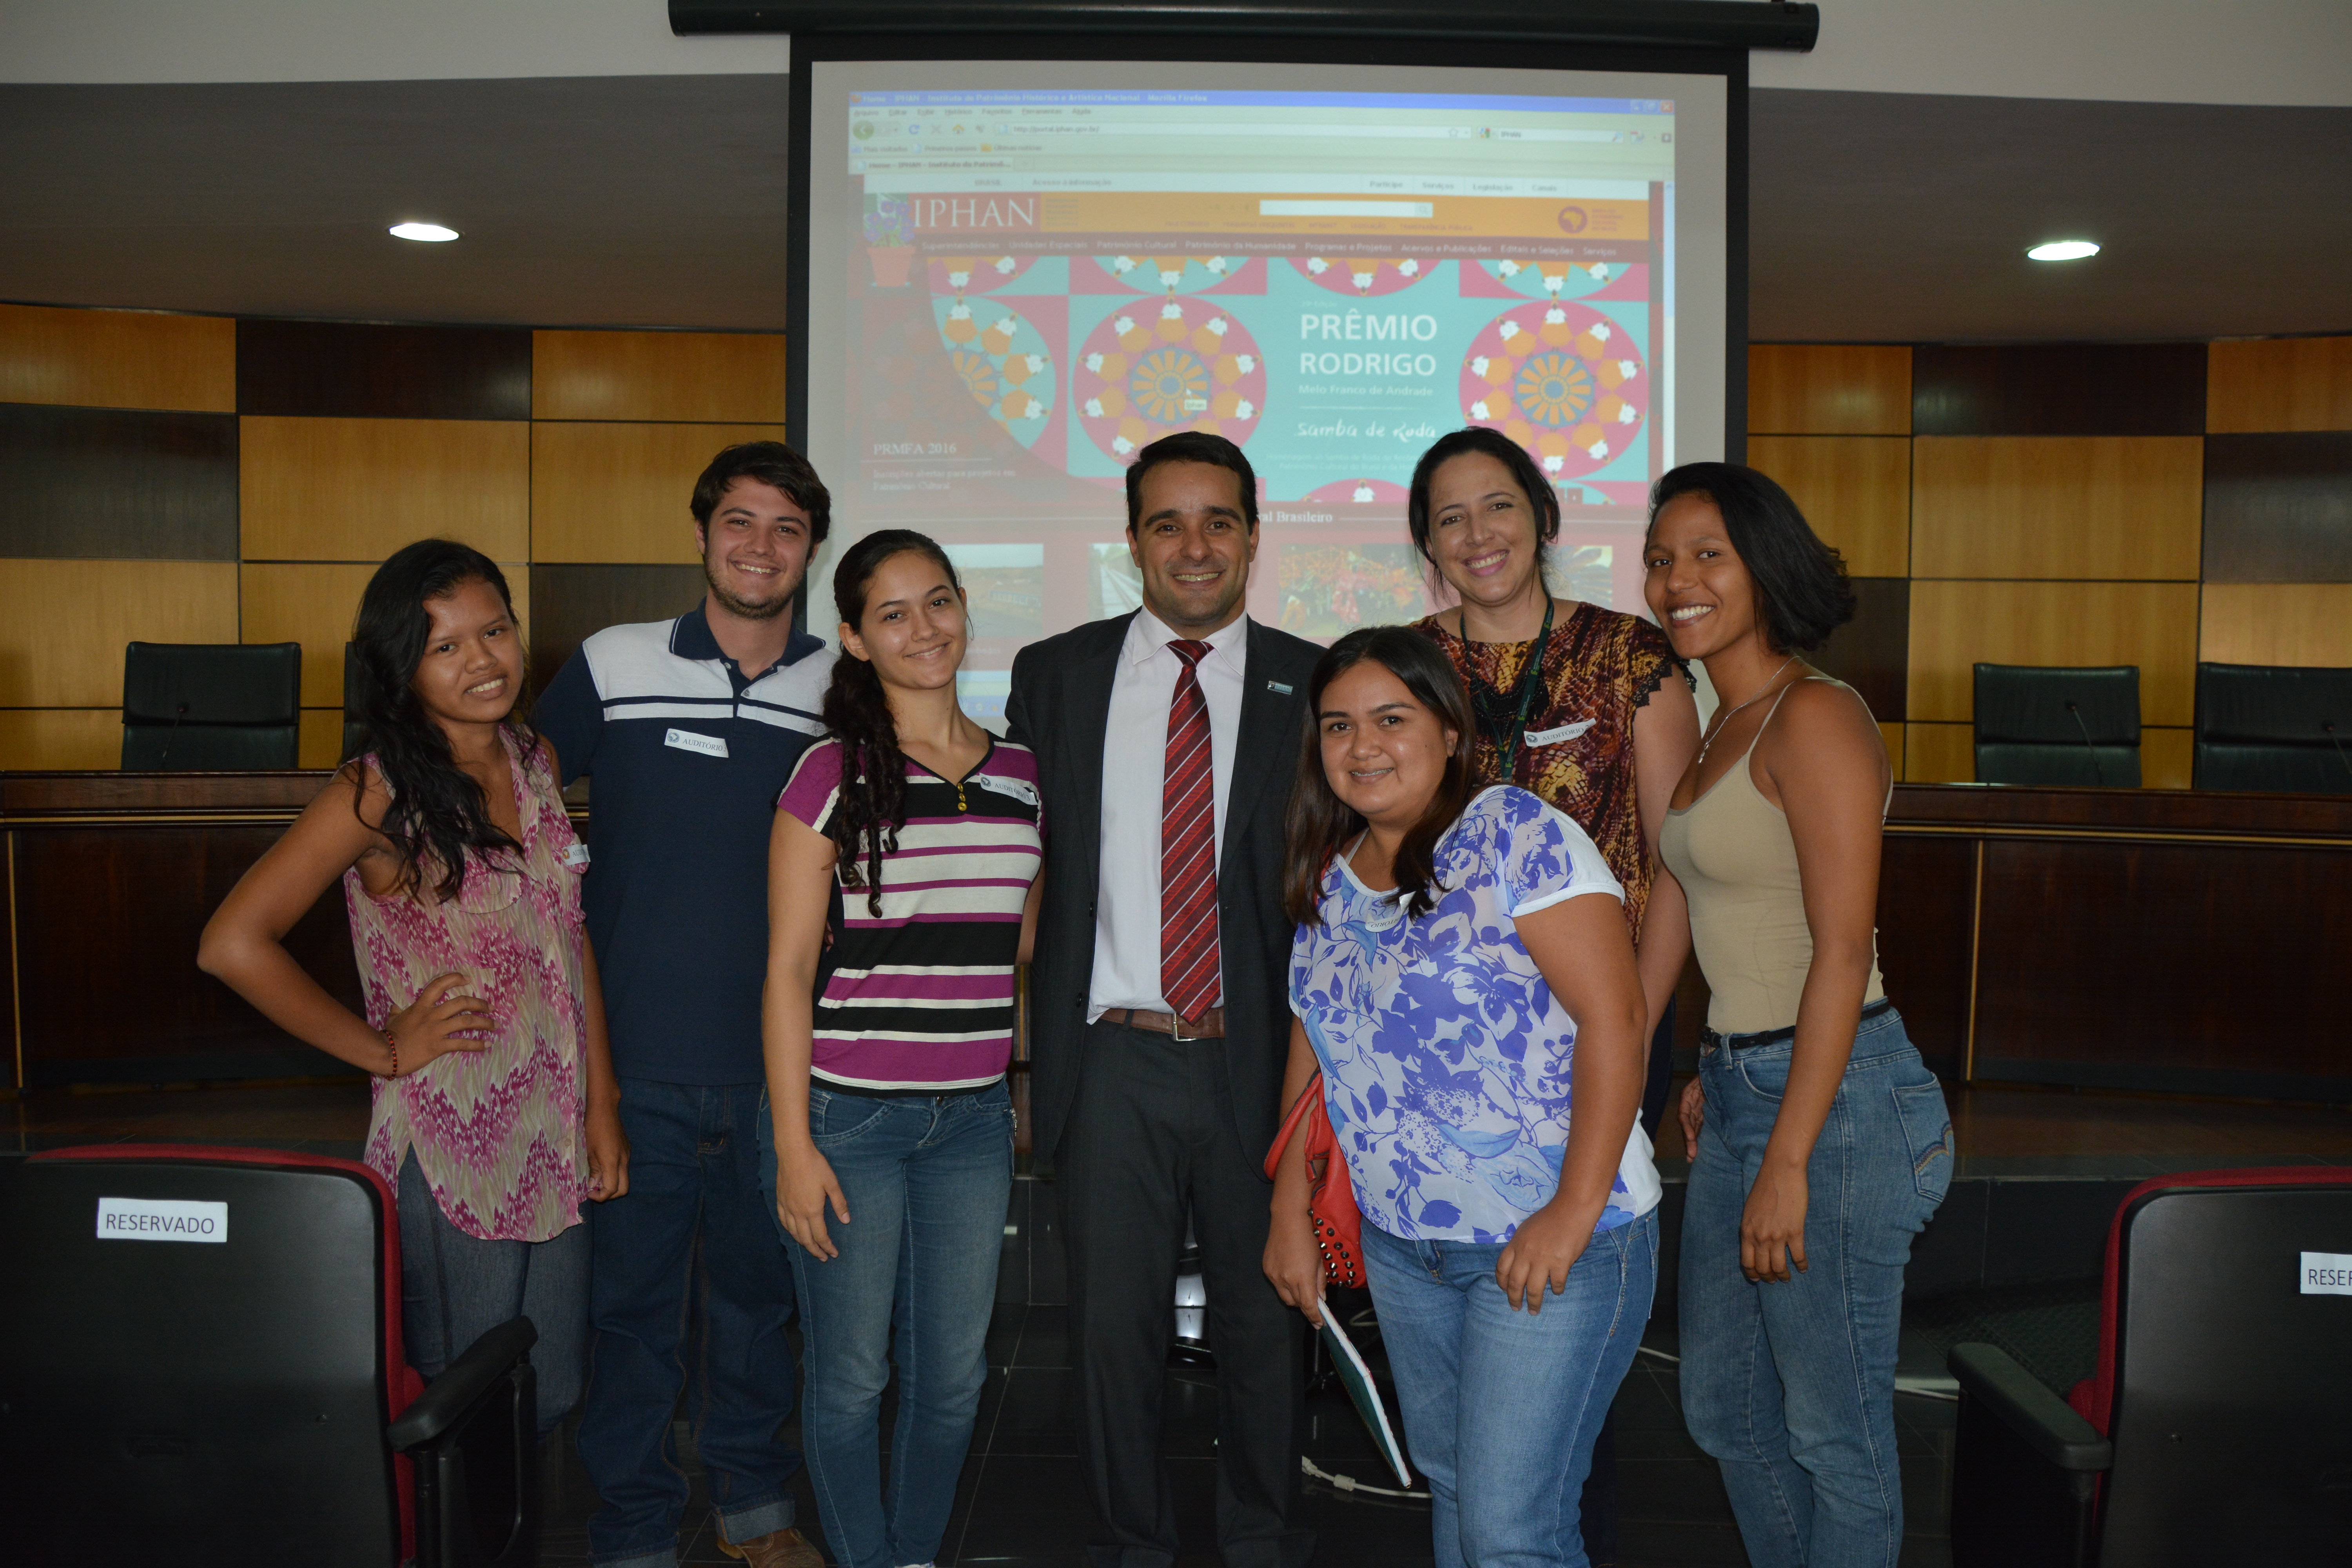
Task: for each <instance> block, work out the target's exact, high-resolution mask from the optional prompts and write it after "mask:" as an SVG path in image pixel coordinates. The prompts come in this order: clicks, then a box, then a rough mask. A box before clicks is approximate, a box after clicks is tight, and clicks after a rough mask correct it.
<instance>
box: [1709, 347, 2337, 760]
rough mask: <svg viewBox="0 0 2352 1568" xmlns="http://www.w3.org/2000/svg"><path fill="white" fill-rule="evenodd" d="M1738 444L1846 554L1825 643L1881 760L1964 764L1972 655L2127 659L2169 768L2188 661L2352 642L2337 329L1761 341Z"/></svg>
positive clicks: (2258, 659)
mask: <svg viewBox="0 0 2352 1568" xmlns="http://www.w3.org/2000/svg"><path fill="white" fill-rule="evenodd" d="M1748 374H1749V381H1750V387H1749V392H1750V395H1749V402H1748V407H1749V421H1748V427H1749V430H1750V432H1751V434H1750V437H1749V443H1748V457H1749V460H1750V461H1751V462H1753V463H1755V464H1756V465H1757V466H1758V467H1759V468H1763V469H1765V470H1766V471H1767V472H1769V473H1771V474H1772V475H1774V476H1775V477H1776V478H1778V479H1780V481H1781V482H1782V483H1783V484H1785V485H1787V486H1788V487H1789V489H1790V492H1791V493H1792V494H1793V495H1795V496H1796V498H1797V500H1798V502H1799V503H1800V504H1801V506H1803V507H1804V509H1805V510H1806V513H1807V515H1808V517H1809V518H1811V521H1813V523H1814V525H1815V527H1816V528H1817V529H1818V530H1819V531H1821V532H1822V536H1823V537H1824V538H1826V539H1828V540H1829V541H1830V542H1832V543H1833V544H1835V545H1837V546H1838V548H1839V549H1840V550H1841V551H1843V552H1844V554H1845V556H1846V559H1847V563H1848V566H1849V569H1850V570H1851V571H1852V572H1853V574H1854V579H1855V582H1854V586H1855V590H1856V595H1857V597H1858V599H1859V610H1858V613H1857V614H1856V616H1855V617H1854V620H1853V623H1852V624H1851V625H1849V626H1846V627H1845V628H1843V630H1841V631H1840V632H1839V633H1838V635H1837V636H1836V637H1835V638H1833V639H1832V642H1831V644H1830V646H1829V647H1827V648H1826V649H1825V650H1824V651H1823V653H1822V659H1821V662H1822V665H1823V666H1824V668H1829V669H1831V670H1832V671H1833V672H1835V673H1836V674H1838V675H1840V676H1842V677H1843V678H1844V679H1847V680H1848V681H1850V682H1852V683H1853V686H1854V687H1855V689H1857V690H1859V691H1861V692H1862V694H1863V695H1864V699H1865V700H1868V701H1869V703H1870V705H1871V709H1872V711H1873V712H1874V713H1875V714H1876V715H1877V716H1878V718H1879V720H1880V721H1881V724H1882V726H1883V728H1884V729H1885V732H1886V740H1887V748H1888V752H1889V753H1890V755H1891V756H1892V757H1893V758H1894V759H1895V764H1896V769H1897V773H1898V775H1899V776H1901V777H1903V778H1905V779H1906V780H1909V781H1912V782H1915V783H1934V782H1939V781H1966V780H1969V779H1970V778H1972V777H1973V776H1974V772H1975V763H1974V757H1973V754H1972V752H1971V749H1970V727H1969V720H1970V717H1971V713H1970V707H1971V691H1970V684H1971V683H1970V680H1969V669H1970V667H1971V666H1973V665H1974V664H1975V663H1976V662H1977V661H1978V660H1979V659H1982V660H1987V661H1990V662H1996V663H2020V664H2136V665H2138V666H2139V667H2140V670H2141V698H2142V711H2141V719H2142V721H2143V723H2144V725H2145V726H2147V728H2146V730H2145V732H2144V741H2143V756H2142V775H2143V778H2144V780H2145V782H2146V783H2147V784H2148V785H2149V786H2151V787H2172V788H2186V787H2188V785H2189V782H2190V779H2189V773H2190V768H2189V763H2190V733H2191V731H2190V725H2191V724H2192V722H2193V720H2194V697H2193V689H2194V679H2195V668H2196V665H2197V663H2198V661H2199V660H2200V659H2210V660H2215V661H2219V662H2223V663H2246V664H2290V665H2352V338H2312V339H2274V340H2263V341H2252V342H2228V343H2213V344H2210V345H2209V344H2203V343H2151V344H2063V343H2062V344H2031V345H2014V346H1949V345H1937V344H1924V345H1917V346H1913V345H1906V344H1818V343H1816V344H1796V343H1781V344H1759V345H1757V346H1756V347H1754V348H1753V349H1751V350H1750V352H1749V355H1748Z"/></svg>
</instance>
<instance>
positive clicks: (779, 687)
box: [533, 606, 834, 1084]
mask: <svg viewBox="0 0 2352 1568" xmlns="http://www.w3.org/2000/svg"><path fill="white" fill-rule="evenodd" d="M833 657H834V656H833V655H832V654H831V653H830V652H829V651H827V649H826V648H825V646H824V643H823V642H822V641H820V640H819V639H817V638H815V637H810V636H808V635H806V634H805V633H802V634H797V635H795V636H794V637H793V640H792V643H791V646H790V647H787V648H786V649H785V650H784V657H783V658H782V660H780V661H779V662H778V663H777V664H776V666H775V668H772V669H770V670H768V671H767V672H765V673H764V674H762V675H761V676H760V677H759V679H756V680H751V679H745V678H744V675H743V672H742V671H741V670H740V669H739V668H736V666H735V662H734V661H733V660H732V659H730V658H728V657H727V656H726V655H725V654H723V653H721V652H720V651H719V643H718V641H717V639H716V638H714V637H712V636H711V635H710V622H709V619H708V618H707V617H706V616H704V614H703V612H702V609H701V607H700V606H697V607H696V608H695V609H693V610H691V611H689V612H688V613H687V614H686V615H683V616H679V617H678V618H677V619H676V620H674V621H649V622H646V623H644V624H642V625H638V626H607V627H606V628H605V629H604V630H603V631H601V632H598V633H597V634H596V635H595V636H593V637H590V638H589V639H588V640H587V641H586V642H584V643H583V644H581V645H580V651H579V652H577V653H575V654H573V655H572V658H571V661H570V662H569V663H567V664H565V665H564V667H563V668H562V672H561V673H559V674H558V675H557V676H556V678H555V679H554V681H553V682H552V683H551V685H550V686H549V687H548V689H547V694H546V696H544V697H542V698H541V700H540V701H539V705H538V708H537V710H536V712H535V713H534V715H533V717H534V719H535V721H537V723H538V724H539V726H540V728H541V730H542V731H544V732H545V733H546V735H547V738H548V739H549V740H551V741H552V742H554V743H555V752H556V757H557V759H558V760H559V761H560V762H561V763H562V766H563V782H564V783H566V784H570V783H571V782H572V780H573V779H575V778H578V777H579V776H580V775H582V774H583V773H586V774H590V775H592V776H593V778H594V779H595V781H596V782H595V787H594V789H593V792H592V795H591V799H590V803H589V812H588V850H589V857H590V858H589V863H588V877H587V885H586V887H585V888H584V889H583V895H584V899H585V901H586V906H587V916H588V936H589V940H590V941H591V942H593V943H594V944H595V951H596V967H597V970H598V972H599V973H600V974H601V976H602V978H603V980H604V1016H605V1019H606V1022H607V1024H608V1026H609V1027H610V1029H611V1032H612V1040H613V1069H614V1071H615V1072H616V1073H618V1074H620V1075H621V1076H622V1077H624V1078H641V1079H654V1080H655V1081H656V1082H661V1083H692V1084H722V1083H756V1082H758V1081H760V1079H761V1076H762V1072H761V1058H760V990H761V983H762V981H763V980H764V979H765V977H766V973H767V964H768V836H769V833H770V831H771V830H772V827H773V826H774V821H775V805H776V796H777V795H779V794H780V793H782V790H783V787H784V783H785V781H786V780H787V779H789V778H791V777H792V773H793V764H794V763H798V762H799V761H800V756H801V753H802V752H804V751H806V750H807V749H808V748H809V746H810V745H811V744H812V743H813V742H814V741H815V740H816V739H817V737H818V736H819V735H821V734H822V733H823V732H824V723H823V722H822V721H820V720H819V718H818V717H817V714H818V710H819V707H820V705H821V704H822V702H823V700H824V689H825V684H826V682H827V681H829V680H830V679H832V676H833Z"/></svg>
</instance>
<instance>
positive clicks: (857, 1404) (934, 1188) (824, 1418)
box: [760, 1082, 1013, 1568]
mask: <svg viewBox="0 0 2352 1568" xmlns="http://www.w3.org/2000/svg"><path fill="white" fill-rule="evenodd" d="M809 1132H810V1134H811V1136H813V1137H814V1139H815V1141H816V1146H817V1152H819V1153H821V1154H823V1155H824V1157H825V1160H826V1162H827V1163H830V1164H831V1165H832V1166H833V1174H834V1179H835V1181H837V1182H839V1183H840V1184H841V1195H842V1196H843V1197H844V1198H845V1199H846V1200H847V1202H848V1205H849V1223H848V1224H847V1225H844V1224H842V1223H841V1221H840V1219H839V1218H837V1217H836V1216H835V1215H834V1214H833V1212H832V1210H831V1207H830V1205H828V1207H827V1209H826V1212H825V1227H826V1231H827V1233H828V1234H829V1235H830V1236H831V1237H833V1244H834V1246H835V1247H838V1248H839V1249H840V1253H839V1256H837V1257H835V1258H824V1259H822V1260H820V1259H818V1258H813V1257H811V1256H810V1255H809V1254H808V1253H807V1252H805V1251H803V1250H802V1249H801V1247H800V1245H799V1244H798V1243H797V1242H793V1241H791V1240H789V1239H787V1240H786V1242H785V1246H786V1247H789V1248H790V1249H791V1250H792V1252H793V1279H794V1280H795V1281H796V1283H797V1284H798V1286H799V1289H800V1301H801V1349H802V1355H803V1361H804V1363H805V1364H806V1367H807V1373H806V1375H807V1378H808V1385H807V1388H806V1389H805V1391H804V1396H803V1400H802V1404H801V1440H802V1441H803V1443H805V1444H806V1445H807V1446H808V1465H809V1479H811V1480H813V1481H814V1482H815V1483H816V1506H817V1513H818V1516H819V1517H820V1518H821V1519H822V1520H823V1521H824V1533H825V1539H826V1540H827V1542H830V1543H831V1545H832V1547H833V1555H834V1560H835V1562H837V1563H841V1564H842V1565H843V1568H903V1565H905V1564H908V1563H929V1562H930V1561H931V1560H932V1559H933V1558H934V1557H936V1556H937V1555H938V1554H939V1550H940V1538H941V1537H942V1536H944V1535H945V1534H946V1533H947V1528H948V1514H949V1511H950V1510H951V1509H952V1508H953V1507H954V1506H955V1492H956V1481H957V1479H958V1478H959V1477H960V1476H961V1475H962V1473H963V1461H964V1455H965V1454H966V1453H967V1452H968V1451H969V1450H970V1448H971V1426H972V1419H973V1417H974V1416H975V1415H977V1414H978V1412H979V1410H980V1393H981V1386H982V1384H984V1383H985V1382H986V1381H987V1379H988V1362H987V1342H988V1321H989V1316H990V1314H991V1313H992V1312H993V1311H994V1310H995V1306H996V1266H997V1261H998V1259H999V1258H1001V1257H1002V1256H1003V1250H1004V1215H1005V1211H1006V1209H1007V1208H1008V1207H1009V1206H1010V1205H1011V1202H1012V1197H1013V1100H1012V1096H1011V1095H1010V1093H1009V1092H1008V1091H1007V1089H1006V1088H1005V1086H1004V1085H1003V1083H1001V1082H1000V1083H995V1084H992V1085H990V1086H989V1087H988V1088H986V1089H982V1090H981V1091H980V1092H979V1093H977V1094H950V1095H898V1096H891V1097H888V1098H884V1097H880V1096H875V1095H858V1094H844V1093H840V1092H838V1091H835V1090H828V1089H824V1087H822V1086H821V1085H818V1084H814V1083H812V1084H811V1085H810V1086H809ZM760 1179H761V1183H762V1184H763V1189H764V1191H765V1192H766V1194H767V1198H768V1216H769V1218H770V1219H771V1221H774V1220H775V1217H776V1154H775V1133H774V1128H773V1126H772V1123H771V1122H770V1120H769V1117H768V1114H767V1110H766V1107H765V1100H764V1097H763V1099H762V1102H761V1115H760ZM776 1234H777V1235H780V1236H781V1235H782V1234H783V1226H782V1223H781V1222H778V1223H777V1224H776ZM894 1327H895V1328H896V1329H897V1331H898V1421H897V1425H896V1429H895V1431H894V1432H893V1434H892V1436H891V1441H890V1486H889V1490H888V1492H887V1495H886V1494H885V1492H884V1490H883V1486H882V1453H881V1414H882V1390H883V1388H884V1387H885V1386H886V1385H887V1384H888V1383H889V1381H890V1360H891V1343H890V1340H891V1330H892V1329H893V1328H894Z"/></svg>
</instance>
